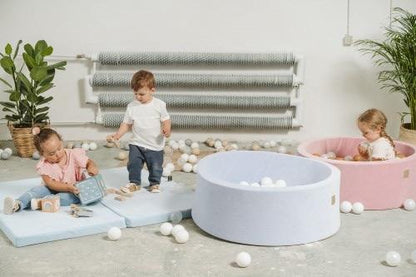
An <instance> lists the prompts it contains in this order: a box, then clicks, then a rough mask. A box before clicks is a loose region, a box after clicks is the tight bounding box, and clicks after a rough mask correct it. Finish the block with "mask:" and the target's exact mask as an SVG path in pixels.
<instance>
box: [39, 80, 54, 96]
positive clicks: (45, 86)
mask: <svg viewBox="0 0 416 277" xmlns="http://www.w3.org/2000/svg"><path fill="white" fill-rule="evenodd" d="M52 87H53V84H52V83H49V84H47V85H44V86H41V87H40V88H39V89H38V90H37V91H36V93H37V94H41V93H43V92H45V91H47V90H49V89H51V88H52Z"/></svg>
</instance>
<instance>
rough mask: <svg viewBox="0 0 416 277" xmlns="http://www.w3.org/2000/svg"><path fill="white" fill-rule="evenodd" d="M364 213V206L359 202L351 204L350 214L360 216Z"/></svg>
mask: <svg viewBox="0 0 416 277" xmlns="http://www.w3.org/2000/svg"><path fill="white" fill-rule="evenodd" d="M363 211H364V205H363V204H362V203H360V202H355V203H354V204H352V212H353V213H355V214H361V213H362V212H363Z"/></svg>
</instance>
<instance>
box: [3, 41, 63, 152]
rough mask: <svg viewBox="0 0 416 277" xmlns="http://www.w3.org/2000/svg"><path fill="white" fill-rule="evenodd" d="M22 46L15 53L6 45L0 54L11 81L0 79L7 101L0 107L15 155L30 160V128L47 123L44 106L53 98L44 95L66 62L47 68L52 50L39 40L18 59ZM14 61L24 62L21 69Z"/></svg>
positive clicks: (31, 142)
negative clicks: (11, 139)
mask: <svg viewBox="0 0 416 277" xmlns="http://www.w3.org/2000/svg"><path fill="white" fill-rule="evenodd" d="M21 44H22V41H21V40H19V42H18V43H17V45H16V47H15V49H13V48H12V46H11V45H10V44H7V45H6V47H5V48H4V53H2V52H0V58H1V59H0V65H1V67H2V68H3V70H4V72H5V73H7V74H8V75H10V77H11V81H7V80H6V79H3V78H0V81H1V82H2V83H3V84H4V85H6V87H7V88H6V89H5V90H4V92H5V93H7V94H8V100H9V101H3V102H0V105H1V106H3V112H5V113H6V115H5V117H4V118H5V119H6V120H7V121H8V126H9V130H10V133H11V135H12V138H13V142H14V145H15V147H16V150H17V153H18V155H19V156H21V157H31V156H32V154H33V152H34V151H35V147H34V143H33V135H32V131H31V130H32V128H33V127H34V126H40V127H42V126H45V125H47V124H48V123H49V116H48V113H49V107H48V106H47V103H49V102H50V101H52V99H53V97H52V96H44V93H45V92H46V91H48V90H49V89H51V88H52V87H53V86H54V84H53V83H52V81H53V79H54V77H55V71H56V70H64V69H65V66H66V61H60V62H57V63H54V64H49V63H48V61H46V60H45V57H47V56H49V55H51V54H52V52H53V48H52V47H51V46H49V45H48V44H47V43H46V42H45V41H44V40H39V41H38V42H36V44H35V45H34V46H32V45H31V44H29V43H27V44H25V45H24V47H23V54H22V56H21V57H20V56H18V54H19V50H20V49H19V48H20V45H21ZM13 50H14V51H13ZM17 58H23V62H22V64H21V65H20V66H19V65H18V64H17V62H16V59H17Z"/></svg>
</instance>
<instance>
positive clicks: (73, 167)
mask: <svg viewBox="0 0 416 277" xmlns="http://www.w3.org/2000/svg"><path fill="white" fill-rule="evenodd" d="M65 152H66V155H67V161H66V164H65V165H64V166H63V167H61V166H60V165H58V164H57V163H49V162H48V161H46V160H45V158H43V157H42V158H41V160H40V161H39V162H38V164H37V165H36V171H37V172H38V173H39V175H47V176H49V177H51V178H52V179H54V180H56V181H58V182H63V183H76V182H78V181H81V180H83V179H84V176H83V174H82V173H83V170H84V169H85V168H86V166H87V162H88V157H87V155H86V154H85V150H84V149H81V148H75V149H65Z"/></svg>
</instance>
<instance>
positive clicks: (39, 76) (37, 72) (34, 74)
mask: <svg viewBox="0 0 416 277" xmlns="http://www.w3.org/2000/svg"><path fill="white" fill-rule="evenodd" d="M47 75H48V72H47V70H46V67H39V66H36V67H34V68H33V69H32V70H31V71H30V77H31V78H32V79H33V80H35V81H37V82H39V81H41V80H43V79H45V78H46V76H47Z"/></svg>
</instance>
